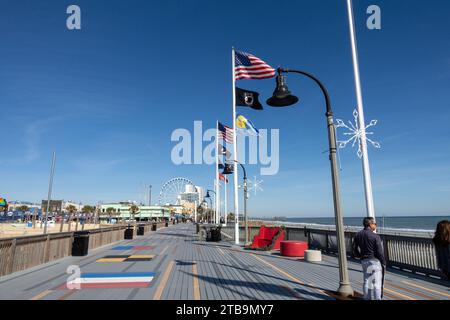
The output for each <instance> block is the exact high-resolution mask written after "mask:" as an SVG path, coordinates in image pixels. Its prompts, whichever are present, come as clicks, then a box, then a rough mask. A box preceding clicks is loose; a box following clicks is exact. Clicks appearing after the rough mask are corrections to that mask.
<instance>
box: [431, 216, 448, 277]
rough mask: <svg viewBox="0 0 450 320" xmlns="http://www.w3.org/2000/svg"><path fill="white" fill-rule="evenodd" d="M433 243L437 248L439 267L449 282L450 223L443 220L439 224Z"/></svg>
mask: <svg viewBox="0 0 450 320" xmlns="http://www.w3.org/2000/svg"><path fill="white" fill-rule="evenodd" d="M433 243H434V246H435V247H436V257H437V260H438V267H439V269H440V270H441V271H442V273H443V274H444V275H445V277H446V278H447V280H450V221H448V220H443V221H441V222H439V223H438V225H437V227H436V233H435V234H434V238H433Z"/></svg>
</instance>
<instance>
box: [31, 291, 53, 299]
mask: <svg viewBox="0 0 450 320" xmlns="http://www.w3.org/2000/svg"><path fill="white" fill-rule="evenodd" d="M52 292H53V290H44V291H42V292H41V293H39V294H38V295H35V296H34V297H33V298H31V299H30V300H41V299H42V298H44V297H46V296H48V295H49V294H50V293H52Z"/></svg>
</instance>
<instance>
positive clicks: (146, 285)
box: [0, 223, 450, 300]
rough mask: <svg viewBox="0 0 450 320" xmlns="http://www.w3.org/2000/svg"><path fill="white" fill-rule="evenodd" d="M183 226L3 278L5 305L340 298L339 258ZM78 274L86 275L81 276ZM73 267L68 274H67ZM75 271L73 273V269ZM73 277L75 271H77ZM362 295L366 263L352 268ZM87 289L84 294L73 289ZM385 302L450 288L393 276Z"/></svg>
mask: <svg viewBox="0 0 450 320" xmlns="http://www.w3.org/2000/svg"><path fill="white" fill-rule="evenodd" d="M195 231H196V230H195V225H193V224H192V223H186V224H184V223H181V224H177V225H170V226H169V227H166V228H161V229H159V230H158V231H155V232H150V233H147V234H146V235H145V236H139V237H135V238H134V239H133V240H121V241H119V242H116V243H113V244H109V245H107V246H103V247H100V248H97V249H95V250H91V251H90V252H89V255H88V256H84V257H72V256H71V257H66V258H63V259H60V260H56V261H53V262H50V263H47V264H43V265H39V266H36V267H34V268H31V269H27V270H24V271H20V272H16V273H13V274H10V275H7V276H4V277H1V278H0V299H27V300H28V299H32V300H71V299H74V300H80V299H81V300H96V299H99V300H115V299H142V300H218V299H223V300H284V299H299V300H334V299H337V298H338V297H337V296H336V295H335V294H334V290H336V288H337V285H338V279H339V275H338V267H337V259H336V257H335V256H331V255H330V256H328V255H324V257H323V261H322V262H320V263H308V262H305V261H303V260H302V259H296V258H286V257H281V256H280V255H279V253H277V252H255V251H247V250H243V249H242V247H239V246H236V245H233V244H232V243H229V242H226V241H222V242H215V243H212V242H204V241H201V240H200V239H199V238H198V235H197V234H196V232H195ZM78 268H79V271H80V274H78V273H77V269H78ZM68 269H69V271H70V272H69V273H67V270H68ZM74 270H75V271H74ZM74 272H75V273H74ZM349 275H350V279H351V282H352V286H353V288H354V289H355V291H356V292H357V297H358V296H359V294H360V293H361V292H362V274H361V268H360V265H359V264H358V263H356V262H352V261H350V262H349ZM67 281H69V286H76V284H77V283H81V285H80V287H81V288H80V289H68V288H67ZM384 298H385V299H386V300H437V299H445V300H450V288H449V286H448V282H447V283H446V282H444V281H441V280H437V279H431V278H426V277H421V276H418V275H413V274H409V273H407V272H402V271H397V270H392V271H390V270H388V273H387V275H386V286H385V296H384Z"/></svg>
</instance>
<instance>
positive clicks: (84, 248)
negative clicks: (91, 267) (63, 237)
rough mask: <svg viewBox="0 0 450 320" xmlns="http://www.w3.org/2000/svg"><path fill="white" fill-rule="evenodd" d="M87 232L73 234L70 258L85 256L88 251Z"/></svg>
mask: <svg viewBox="0 0 450 320" xmlns="http://www.w3.org/2000/svg"><path fill="white" fill-rule="evenodd" d="M89 233H90V232H89V231H76V232H74V233H73V243H72V256H76V257H82V256H87V254H88V250H89Z"/></svg>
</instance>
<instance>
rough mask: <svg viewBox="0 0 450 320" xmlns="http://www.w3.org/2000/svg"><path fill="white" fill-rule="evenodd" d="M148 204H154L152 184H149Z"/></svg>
mask: <svg viewBox="0 0 450 320" xmlns="http://www.w3.org/2000/svg"><path fill="white" fill-rule="evenodd" d="M148 205H149V206H151V205H152V185H151V184H150V185H149V186H148Z"/></svg>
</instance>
